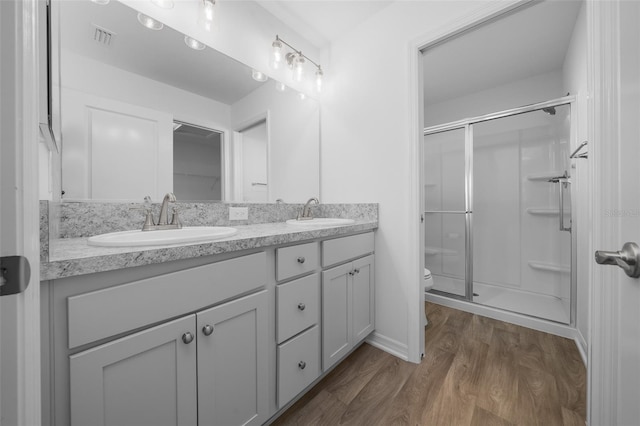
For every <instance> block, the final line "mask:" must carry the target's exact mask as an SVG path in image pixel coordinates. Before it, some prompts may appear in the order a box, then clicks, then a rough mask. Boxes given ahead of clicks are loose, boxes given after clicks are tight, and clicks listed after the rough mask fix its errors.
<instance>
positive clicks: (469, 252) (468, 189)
mask: <svg viewBox="0 0 640 426" xmlns="http://www.w3.org/2000/svg"><path fill="white" fill-rule="evenodd" d="M561 105H569V106H570V109H571V111H570V117H571V124H570V128H569V132H570V134H569V144H570V146H571V147H572V146H575V145H576V141H575V140H574V139H575V138H576V135H577V131H576V130H577V127H576V98H575V96H564V97H561V98H557V99H552V100H549V101H545V102H538V103H535V104H530V105H525V106H521V107H517V108H512V109H508V110H504V111H498V112H494V113H490V114H485V115H481V116H477V117H473V118H465V119H462V120H457V121H452V122H449V123H444V124H438V125H435V126H430V127H425V128H424V129H423V132H422V137H423V141H422V143H423V144H424V137H425V136H427V135H432V134H436V133H442V132H447V131H451V130H458V129H464V130H465V141H464V149H465V152H464V158H465V167H464V169H465V176H464V190H465V211H464V212H458V211H455V212H454V211H435V210H426V209H424V207H425V205H424V203H425V194H424V185H421V187H422V188H423V189H422V192H421V206H422V207H423V208H422V209H421V210H422V214H423V219H424V214H427V213H440V214H447V213H448V214H454V213H455V214H464V215H465V295H464V296H460V295H457V294H453V293H448V292H445V291H439V290H435V289H434V290H431V292H432V293H434V294H438V295H441V296H444V297H448V298H452V299H458V300H463V301H466V302H471V303H476V302H474V300H473V125H474V124H478V123H482V122H485V121H491V120H497V119H500V118H505V117H512V116H515V115H520V114H526V113H528V112H532V111H536V110H541V109H542V108H549V107H557V106H561ZM421 167H424V165H422V166H421ZM421 175H422V176H423V178H424V171H423V172H422V173H421ZM570 196H571V231H570V232H571V247H570V250H571V252H570V259H571V264H570V266H571V268H570V270H571V272H570V296H569V297H570V300H569V325H571V326H575V319H576V293H577V271H576V265H577V257H576V256H577V250H576V243H577V232H574V231H575V230H574V226H575V225H576V221H575V209H574V206H575V191H574V190H573V189H572V190H571V192H570ZM420 251H421V256H420V258H421V259H423V262H424V258H425V252H424V244H422V245H421V249H420ZM497 309H501V308H497ZM501 310H503V309H501ZM516 313H520V312H516ZM522 315H526V314H522ZM527 316H528V315H527ZM538 318H539V317H538ZM541 319H543V320H546V321H553V320H547V319H545V318H541ZM553 322H555V321H553Z"/></svg>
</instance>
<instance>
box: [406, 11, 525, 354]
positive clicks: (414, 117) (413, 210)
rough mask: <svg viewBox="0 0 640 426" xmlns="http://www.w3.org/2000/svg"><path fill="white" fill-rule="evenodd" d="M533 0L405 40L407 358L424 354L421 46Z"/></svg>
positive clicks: (477, 14) (474, 13) (473, 13)
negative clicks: (408, 275) (408, 256)
mask: <svg viewBox="0 0 640 426" xmlns="http://www.w3.org/2000/svg"><path fill="white" fill-rule="evenodd" d="M532 1H536V0H505V1H500V2H487V3H483V4H482V5H480V6H478V7H477V8H476V9H475V10H473V11H471V12H470V13H468V14H466V15H464V16H462V17H460V18H459V19H457V20H454V21H451V22H449V23H447V24H445V25H443V26H442V27H439V28H436V29H434V30H432V31H430V32H428V33H426V34H423V35H421V36H419V37H418V38H416V39H414V40H412V41H411V42H409V46H408V47H409V63H408V70H409V79H408V86H409V87H408V94H409V96H408V98H409V99H408V100H409V109H408V111H409V126H410V128H409V134H410V137H411V140H412V141H411V144H410V166H409V167H410V169H409V173H410V177H411V179H410V188H409V189H410V191H409V194H410V195H409V197H410V199H409V208H408V209H407V211H408V213H407V223H408V230H407V232H408V233H409V237H408V241H409V242H410V243H411V246H412V247H413V255H412V256H411V259H410V269H411V270H412V271H414V273H413V274H412V275H413V276H414V277H415V279H414V282H413V284H411V286H410V291H409V293H408V294H407V347H408V348H407V360H408V361H411V362H414V363H419V362H420V360H421V359H422V357H424V326H423V321H422V318H424V315H425V312H424V285H423V282H422V281H423V276H424V266H423V259H421V258H420V257H421V255H420V253H421V250H420V247H423V246H424V224H423V223H422V222H421V213H422V206H423V205H424V202H423V201H424V200H423V199H422V198H423V196H422V191H421V188H420V182H422V181H423V176H421V167H420V159H421V158H422V156H423V152H422V145H423V144H422V140H423V129H424V105H423V104H424V102H423V83H422V50H423V49H425V48H427V47H429V46H433V45H436V44H438V43H441V42H443V41H444V40H446V39H448V38H451V37H453V36H455V35H458V34H461V33H463V32H465V31H467V30H469V29H471V28H473V27H475V26H477V25H479V24H481V23H483V22H487V21H489V20H491V19H494V18H496V17H498V16H500V15H502V14H504V13H508V12H510V11H512V10H514V9H517V8H519V7H522V6H525V5H526V4H528V3H531V2H532Z"/></svg>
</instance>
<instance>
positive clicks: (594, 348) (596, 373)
mask: <svg viewBox="0 0 640 426" xmlns="http://www.w3.org/2000/svg"><path fill="white" fill-rule="evenodd" d="M619 3H620V1H619V0H613V1H608V2H600V1H598V0H587V43H588V74H589V82H588V85H589V93H590V94H591V96H590V97H589V105H588V110H589V117H590V118H591V120H590V123H591V124H590V126H589V146H590V147H589V151H590V156H591V154H592V155H593V163H592V166H593V169H592V170H593V173H592V175H591V187H592V188H593V190H592V193H591V196H592V201H591V203H590V204H591V215H592V217H593V221H592V223H591V229H590V232H591V237H592V238H591V239H590V240H591V242H592V243H591V245H590V247H589V252H591V253H593V252H594V250H595V248H599V249H605V248H607V247H608V248H610V249H614V247H617V246H618V239H619V235H620V229H619V223H618V221H617V220H611V217H606V215H605V207H606V206H616V205H619V201H620V197H621V195H622V194H620V193H619V192H618V191H616V190H612V188H613V189H615V188H617V187H618V176H617V169H618V156H619V152H620V149H621V142H620V129H619V124H620V121H619V115H620V110H619V105H620V98H621V96H622V93H620V89H619V83H620V39H619V37H620V36H621V34H620V31H619V29H620V26H619V24H620V17H619V7H620V4H619ZM589 277H590V283H589V297H590V302H589V303H590V307H589V308H590V309H589V310H590V314H589V327H590V333H589V334H590V338H589V344H588V359H589V363H588V370H587V375H588V387H587V423H588V424H611V425H615V424H617V414H618V395H617V392H618V374H619V372H618V364H617V359H618V354H619V349H620V345H619V342H618V337H617V336H618V330H617V325H618V306H619V298H620V292H619V288H620V285H621V274H620V271H619V270H618V269H617V268H602V267H596V265H595V262H590V263H589Z"/></svg>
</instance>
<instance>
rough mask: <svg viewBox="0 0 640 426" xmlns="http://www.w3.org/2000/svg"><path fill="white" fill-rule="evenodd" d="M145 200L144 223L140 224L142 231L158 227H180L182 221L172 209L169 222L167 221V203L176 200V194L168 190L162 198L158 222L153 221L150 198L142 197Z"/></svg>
mask: <svg viewBox="0 0 640 426" xmlns="http://www.w3.org/2000/svg"><path fill="white" fill-rule="evenodd" d="M144 201H145V210H146V212H147V215H146V218H145V221H144V225H143V226H142V230H143V231H158V230H160V229H180V228H182V223H180V219H179V218H178V211H177V210H176V209H175V208H174V209H173V216H172V217H171V223H169V215H168V213H167V212H168V210H169V203H175V202H176V196H175V195H173V193H171V192H169V193H167V194H166V195H165V196H164V199H163V200H162V206H161V207H160V217H159V218H158V223H155V222H154V221H153V213H151V198H150V197H149V196H146V197H145V198H144Z"/></svg>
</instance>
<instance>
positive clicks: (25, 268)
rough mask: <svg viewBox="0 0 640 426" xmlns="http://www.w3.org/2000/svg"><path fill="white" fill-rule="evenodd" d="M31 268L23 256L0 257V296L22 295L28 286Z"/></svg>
mask: <svg viewBox="0 0 640 426" xmlns="http://www.w3.org/2000/svg"><path fill="white" fill-rule="evenodd" d="M30 278H31V267H30V266H29V260H28V259H27V258H26V257H24V256H4V257H0V296H8V295H10V294H18V293H22V292H23V291H25V290H26V289H27V287H28V286H29V280H30Z"/></svg>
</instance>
